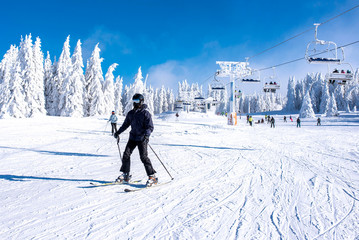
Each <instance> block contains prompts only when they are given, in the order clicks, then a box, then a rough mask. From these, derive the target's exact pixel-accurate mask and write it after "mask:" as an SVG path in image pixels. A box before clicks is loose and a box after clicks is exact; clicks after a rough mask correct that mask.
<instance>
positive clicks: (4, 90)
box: [0, 45, 19, 117]
mask: <svg viewBox="0 0 359 240" xmlns="http://www.w3.org/2000/svg"><path fill="white" fill-rule="evenodd" d="M18 52H19V49H18V48H17V47H16V46H14V45H11V46H10V49H9V50H8V51H7V52H6V53H5V55H4V57H3V59H2V60H1V62H0V92H1V94H0V116H1V117H7V115H8V114H7V108H8V102H9V100H10V98H11V91H10V86H9V85H10V81H11V78H12V76H11V75H12V69H13V66H14V65H15V63H16V61H18Z"/></svg>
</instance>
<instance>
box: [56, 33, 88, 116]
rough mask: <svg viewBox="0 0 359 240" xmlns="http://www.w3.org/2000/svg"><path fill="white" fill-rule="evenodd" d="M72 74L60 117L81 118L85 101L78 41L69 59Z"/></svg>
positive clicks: (80, 49) (80, 52)
mask: <svg viewBox="0 0 359 240" xmlns="http://www.w3.org/2000/svg"><path fill="white" fill-rule="evenodd" d="M71 63H72V72H71V74H70V76H69V78H68V80H67V81H68V82H67V84H66V85H67V89H66V90H67V99H66V104H65V110H63V111H62V113H61V115H62V116H67V117H83V116H84V110H85V107H84V105H85V104H84V100H85V97H86V95H85V93H86V91H85V76H84V70H83V67H84V64H83V58H82V48H81V41H80V40H78V41H77V44H76V47H75V50H74V53H73V54H72V57H71Z"/></svg>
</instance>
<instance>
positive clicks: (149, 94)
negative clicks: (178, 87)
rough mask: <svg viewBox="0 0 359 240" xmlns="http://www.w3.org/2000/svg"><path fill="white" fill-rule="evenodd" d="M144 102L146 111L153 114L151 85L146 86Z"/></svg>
mask: <svg viewBox="0 0 359 240" xmlns="http://www.w3.org/2000/svg"><path fill="white" fill-rule="evenodd" d="M143 96H144V98H145V102H146V104H147V106H148V111H149V112H150V113H151V114H152V115H153V114H154V109H155V108H154V91H153V88H152V87H151V86H149V87H148V88H146V91H145V93H144V95H143Z"/></svg>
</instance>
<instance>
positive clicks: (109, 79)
mask: <svg viewBox="0 0 359 240" xmlns="http://www.w3.org/2000/svg"><path fill="white" fill-rule="evenodd" d="M117 66H118V64H117V63H113V64H112V65H111V66H110V67H109V68H108V70H107V73H106V75H105V84H104V86H103V94H104V97H105V112H106V113H108V114H110V113H111V111H114V110H115V87H114V80H115V76H114V75H113V71H115V69H116V67H117Z"/></svg>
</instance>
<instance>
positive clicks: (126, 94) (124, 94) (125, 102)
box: [121, 85, 130, 113]
mask: <svg viewBox="0 0 359 240" xmlns="http://www.w3.org/2000/svg"><path fill="white" fill-rule="evenodd" d="M129 90H130V87H129V86H127V85H125V87H124V89H123V93H122V99H121V103H122V107H124V106H126V105H127V99H128V91H129ZM123 112H124V111H123V110H122V113H123Z"/></svg>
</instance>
